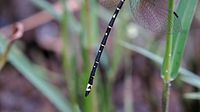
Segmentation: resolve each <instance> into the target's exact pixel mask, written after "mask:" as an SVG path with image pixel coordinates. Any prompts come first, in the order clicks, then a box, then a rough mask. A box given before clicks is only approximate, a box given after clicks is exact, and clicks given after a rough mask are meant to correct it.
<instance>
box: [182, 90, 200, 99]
mask: <svg viewBox="0 0 200 112" xmlns="http://www.w3.org/2000/svg"><path fill="white" fill-rule="evenodd" d="M184 97H185V98H188V99H194V100H200V92H197V93H187V94H185V95H184Z"/></svg>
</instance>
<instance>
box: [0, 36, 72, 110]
mask: <svg viewBox="0 0 200 112" xmlns="http://www.w3.org/2000/svg"><path fill="white" fill-rule="evenodd" d="M6 43H7V42H6V41H5V40H4V39H3V36H2V35H0V48H2V49H5V46H7V44H6ZM9 62H10V63H11V64H12V65H13V66H14V67H15V68H16V69H17V70H19V71H20V73H21V74H22V75H23V76H24V77H25V78H26V79H27V80H29V81H30V83H31V84H33V85H34V86H35V87H36V88H37V89H38V90H39V91H41V92H42V93H43V94H44V95H45V96H46V97H47V98H48V99H49V100H50V101H51V102H52V103H53V104H54V105H55V106H56V107H57V108H58V110H60V111H61V112H71V109H70V104H69V102H68V100H67V99H66V98H65V97H64V96H63V95H62V94H61V93H60V91H59V90H58V88H56V87H55V86H53V85H52V84H51V83H50V82H48V81H46V80H44V79H43V78H41V77H40V76H45V75H46V74H47V73H45V74H44V71H43V70H41V69H39V68H40V67H38V66H37V65H35V64H33V63H31V62H30V61H29V60H28V59H27V58H26V57H25V56H24V55H23V54H22V52H20V51H19V50H18V49H17V48H16V47H15V46H13V48H12V50H11V52H10V53H9Z"/></svg>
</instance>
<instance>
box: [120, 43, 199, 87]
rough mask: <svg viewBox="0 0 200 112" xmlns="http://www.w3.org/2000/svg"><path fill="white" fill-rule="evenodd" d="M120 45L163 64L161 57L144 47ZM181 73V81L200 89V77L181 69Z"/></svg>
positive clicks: (127, 44)
mask: <svg viewBox="0 0 200 112" xmlns="http://www.w3.org/2000/svg"><path fill="white" fill-rule="evenodd" d="M120 45H121V46H123V47H125V48H127V49H129V50H132V51H135V52H137V53H139V54H141V55H143V56H145V57H147V58H149V59H151V60H152V61H154V62H155V63H157V64H159V65H161V64H162V61H163V58H161V57H160V56H158V55H156V54H154V53H151V52H150V51H148V50H146V49H144V48H142V47H139V46H136V45H133V44H129V43H127V42H122V41H121V42H120ZM179 73H180V74H181V79H182V80H183V81H184V82H186V83H188V84H190V85H193V86H196V87H199V88H200V77H199V76H197V74H194V73H192V72H190V71H189V70H187V69H184V68H180V70H179Z"/></svg>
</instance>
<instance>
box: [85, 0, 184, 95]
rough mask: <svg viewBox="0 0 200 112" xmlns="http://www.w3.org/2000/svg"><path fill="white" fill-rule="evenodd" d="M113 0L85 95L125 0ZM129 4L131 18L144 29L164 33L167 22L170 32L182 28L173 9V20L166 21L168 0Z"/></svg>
mask: <svg viewBox="0 0 200 112" xmlns="http://www.w3.org/2000/svg"><path fill="white" fill-rule="evenodd" d="M100 1H102V3H105V4H108V3H109V4H110V5H113V4H111V2H110V1H112V0H100ZM114 1H115V2H116V1H119V3H118V4H117V7H116V9H115V11H114V14H113V15H112V18H111V20H110V22H109V24H108V26H107V28H106V31H105V33H104V36H103V39H102V41H101V44H100V46H99V50H98V52H97V55H96V58H95V61H94V64H93V67H92V70H91V73H90V77H89V81H88V84H87V87H86V91H85V96H86V97H87V96H88V95H89V93H90V92H91V89H92V86H93V81H94V77H95V73H96V70H97V67H98V65H99V62H100V58H101V54H102V52H103V50H104V48H105V45H106V42H107V40H108V38H109V34H110V32H111V29H112V27H113V25H114V22H115V20H116V18H117V16H118V14H119V12H120V10H121V8H122V7H123V4H124V2H125V0H114ZM129 4H130V9H131V12H132V13H133V18H134V20H135V22H136V23H138V24H139V25H141V26H142V27H144V28H145V29H148V30H150V31H152V32H158V33H166V31H167V24H173V32H172V33H177V32H180V31H181V30H182V29H181V23H180V20H179V16H178V14H177V13H176V12H174V11H173V18H174V21H173V22H171V21H168V19H167V17H168V12H169V9H168V0H129Z"/></svg>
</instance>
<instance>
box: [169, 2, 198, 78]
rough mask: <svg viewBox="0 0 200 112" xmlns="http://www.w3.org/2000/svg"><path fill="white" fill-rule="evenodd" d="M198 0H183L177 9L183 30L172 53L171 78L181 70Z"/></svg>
mask: <svg viewBox="0 0 200 112" xmlns="http://www.w3.org/2000/svg"><path fill="white" fill-rule="evenodd" d="M197 3H198V0H181V1H180V4H179V7H178V9H177V13H178V15H179V18H180V20H181V23H182V32H179V33H178V34H177V36H176V37H174V38H175V39H176V40H175V42H174V49H173V55H172V62H171V64H172V65H171V69H170V70H171V73H170V75H171V78H172V80H174V79H175V78H176V77H177V75H178V71H179V67H180V65H181V61H182V57H183V53H184V50H185V45H186V42H187V38H188V34H189V31H190V26H191V23H192V20H193V17H194V14H195V10H196V7H197Z"/></svg>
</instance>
